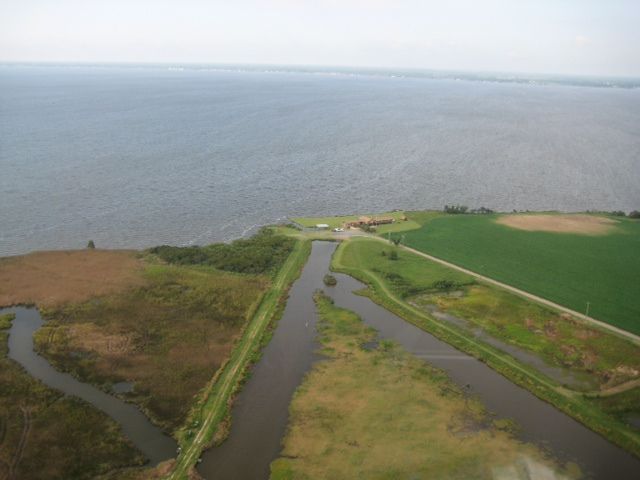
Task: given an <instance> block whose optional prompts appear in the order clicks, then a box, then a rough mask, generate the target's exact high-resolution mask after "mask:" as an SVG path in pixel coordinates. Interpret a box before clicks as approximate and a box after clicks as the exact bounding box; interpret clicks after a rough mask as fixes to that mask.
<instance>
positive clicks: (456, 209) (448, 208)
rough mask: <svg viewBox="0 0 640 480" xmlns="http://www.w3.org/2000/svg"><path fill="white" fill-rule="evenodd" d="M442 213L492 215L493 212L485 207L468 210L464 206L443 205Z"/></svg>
mask: <svg viewBox="0 0 640 480" xmlns="http://www.w3.org/2000/svg"><path fill="white" fill-rule="evenodd" d="M444 213H450V214H453V215H455V214H460V213H473V214H476V215H485V214H489V213H494V211H493V210H491V209H490V208H486V207H480V208H472V209H469V207H467V206H466V205H445V206H444Z"/></svg>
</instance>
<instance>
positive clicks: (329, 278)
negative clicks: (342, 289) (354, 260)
mask: <svg viewBox="0 0 640 480" xmlns="http://www.w3.org/2000/svg"><path fill="white" fill-rule="evenodd" d="M323 281H324V284H325V285H327V286H329V287H333V286H335V285H337V284H338V280H336V277H334V276H333V275H330V274H328V273H327V274H326V275H325V276H324V279H323Z"/></svg>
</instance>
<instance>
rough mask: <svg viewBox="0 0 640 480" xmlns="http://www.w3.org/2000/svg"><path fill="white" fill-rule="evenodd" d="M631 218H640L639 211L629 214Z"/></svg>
mask: <svg viewBox="0 0 640 480" xmlns="http://www.w3.org/2000/svg"><path fill="white" fill-rule="evenodd" d="M629 218H640V212H639V211H638V210H634V211H633V212H629Z"/></svg>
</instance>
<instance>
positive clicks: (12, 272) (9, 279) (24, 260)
mask: <svg viewBox="0 0 640 480" xmlns="http://www.w3.org/2000/svg"><path fill="white" fill-rule="evenodd" d="M142 271H143V263H142V261H141V260H140V258H138V255H137V252H133V251H125V250H90V249H87V250H73V251H51V252H33V253H30V254H28V255H20V256H16V257H4V258H0V306H9V305H18V304H22V305H38V307H52V306H58V305H62V304H65V303H70V302H82V301H85V300H88V299H90V298H93V297H96V296H100V295H107V294H111V293H117V292H121V291H124V290H127V289H128V288H131V287H136V286H140V285H142V284H143V283H144V279H143V278H142Z"/></svg>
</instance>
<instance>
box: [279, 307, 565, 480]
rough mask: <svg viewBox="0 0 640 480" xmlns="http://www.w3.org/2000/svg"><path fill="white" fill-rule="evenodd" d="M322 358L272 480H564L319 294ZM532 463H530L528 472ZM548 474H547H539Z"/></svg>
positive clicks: (296, 408) (443, 382) (441, 379)
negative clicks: (373, 344) (370, 345)
mask: <svg viewBox="0 0 640 480" xmlns="http://www.w3.org/2000/svg"><path fill="white" fill-rule="evenodd" d="M316 301H317V304H318V309H319V313H320V316H321V323H320V326H319V330H320V336H321V343H322V353H323V354H324V355H325V356H326V357H327V359H325V360H323V361H320V362H318V363H317V364H316V365H315V366H314V368H313V370H312V371H311V372H310V373H309V374H308V375H307V377H306V378H305V381H304V383H303V384H302V385H301V386H300V387H299V388H298V390H297V391H296V394H295V396H294V399H293V402H292V404H291V406H290V420H289V428H288V432H287V435H286V437H285V439H284V449H283V452H282V454H281V458H279V459H278V460H276V461H275V462H273V463H272V466H271V472H272V473H271V479H272V480H293V479H353V478H367V479H392V478H447V479H470V478H473V479H489V478H491V479H494V478H509V479H520V478H530V476H529V475H530V474H532V473H533V472H532V470H535V471H536V473H538V474H539V473H541V472H545V473H546V474H547V475H548V476H546V477H544V478H549V479H553V478H559V477H558V476H556V475H555V474H554V473H553V469H557V466H555V465H553V464H552V462H551V461H550V460H548V459H545V458H544V457H543V455H542V453H541V452H539V451H538V450H536V449H535V448H534V447H532V446H529V445H525V444H522V443H521V442H519V441H517V440H515V439H514V438H513V437H512V436H511V435H510V433H509V432H508V431H505V430H501V429H500V428H498V426H497V425H496V424H494V423H493V422H492V420H491V419H490V418H489V417H488V416H487V415H486V413H485V411H484V409H483V407H482V405H481V404H480V403H479V402H477V401H475V400H472V399H465V397H464V395H463V394H462V392H461V391H460V390H459V389H458V388H457V387H456V386H455V385H454V384H452V383H451V382H450V381H449V380H448V378H447V377H446V375H445V374H444V373H443V372H442V371H440V370H437V369H435V368H433V367H430V366H429V365H428V364H427V363H425V362H423V361H421V360H418V359H417V358H415V357H413V356H411V355H409V354H408V353H406V352H405V351H403V350H402V349H401V348H400V347H398V346H396V345H394V344H393V343H391V342H387V341H383V342H380V344H379V345H378V346H377V348H375V347H374V348H373V349H367V348H366V347H365V345H367V343H368V342H371V341H372V340H373V339H374V338H375V336H376V335H375V332H374V331H373V330H372V329H370V328H368V327H366V326H365V325H364V324H363V323H362V322H361V321H360V319H359V318H358V316H357V315H355V314H354V313H352V312H350V311H348V310H344V309H340V308H337V307H335V306H334V305H333V304H332V303H331V302H330V300H328V299H327V298H326V297H324V296H322V295H319V296H316ZM527 462H528V466H527ZM540 478H542V477H540Z"/></svg>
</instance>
